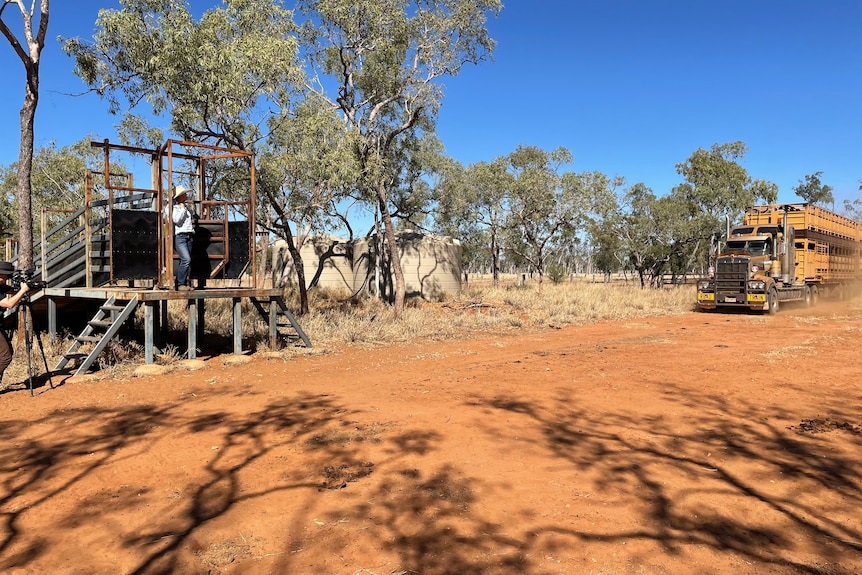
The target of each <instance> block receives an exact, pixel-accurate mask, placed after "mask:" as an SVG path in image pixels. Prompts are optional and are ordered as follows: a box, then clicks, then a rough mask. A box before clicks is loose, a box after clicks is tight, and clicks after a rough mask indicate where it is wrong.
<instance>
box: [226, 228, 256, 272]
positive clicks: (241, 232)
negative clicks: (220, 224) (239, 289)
mask: <svg viewBox="0 0 862 575" xmlns="http://www.w3.org/2000/svg"><path fill="white" fill-rule="evenodd" d="M228 231H229V233H228V235H229V236H230V241H229V242H228V249H229V250H230V260H229V261H228V266H227V269H226V270H225V276H224V277H225V278H228V279H236V278H238V277H240V276H241V275H242V273H243V272H244V271H245V268H246V266H247V265H248V264H249V261H250V259H249V258H250V254H249V224H248V222H228Z"/></svg>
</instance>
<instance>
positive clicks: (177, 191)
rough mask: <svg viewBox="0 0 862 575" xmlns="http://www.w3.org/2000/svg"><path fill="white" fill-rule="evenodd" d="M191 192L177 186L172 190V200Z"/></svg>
mask: <svg viewBox="0 0 862 575" xmlns="http://www.w3.org/2000/svg"><path fill="white" fill-rule="evenodd" d="M190 191H191V190H190V189H188V188H187V187H185V186H177V187H176V188H174V199H177V198H178V197H180V196H182V195H183V194H188V193H189V192H190Z"/></svg>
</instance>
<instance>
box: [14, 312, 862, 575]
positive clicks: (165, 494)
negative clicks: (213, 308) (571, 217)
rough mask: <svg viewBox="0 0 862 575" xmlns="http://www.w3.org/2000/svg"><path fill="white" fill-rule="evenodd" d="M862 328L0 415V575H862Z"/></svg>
mask: <svg viewBox="0 0 862 575" xmlns="http://www.w3.org/2000/svg"><path fill="white" fill-rule="evenodd" d="M860 350H862V314H860V313H859V311H858V310H857V311H856V312H855V313H850V312H847V311H842V310H840V309H837V308H830V307H828V306H821V307H818V308H815V309H814V310H808V311H793V310H783V311H782V312H780V313H779V315H778V316H775V317H769V316H755V315H743V314H731V315H720V314H690V315H685V316H678V317H669V318H648V319H643V320H638V321H634V322H617V323H602V324H597V325H592V326H586V327H572V328H564V329H549V330H546V331H542V332H539V333H529V334H523V335H510V334H507V335H502V336H499V337H492V336H483V337H480V338H477V339H473V340H470V341H449V342H417V343H415V344H411V345H400V346H395V347H387V348H377V349H370V350H369V349H347V350H343V351H340V352H337V353H326V354H318V355H308V356H304V357H299V358H295V359H292V360H290V361H283V360H281V359H264V358H253V360H252V361H251V362H250V363H248V364H245V365H232V366H225V365H223V363H222V362H223V358H213V359H211V360H209V361H208V367H207V368H205V369H202V370H199V371H174V372H172V373H170V374H168V375H164V376H158V377H141V378H133V379H129V380H124V381H114V382H111V381H68V382H65V383H63V384H62V385H59V386H57V387H56V388H55V389H50V388H48V387H40V388H39V389H37V395H36V397H33V398H31V397H30V395H29V392H27V391H26V390H24V389H23V388H22V387H20V386H18V387H15V388H13V389H12V390H11V391H7V392H6V393H4V394H3V395H2V396H0V403H2V409H3V425H2V427H0V438H2V443H0V482H2V483H0V572H3V573H55V574H73V573H74V574H88V573H118V574H119V573H142V574H143V573H147V574H151V573H252V574H256V573H279V574H281V573H296V574H305V573H308V574H329V573H333V574H345V575H359V574H373V575H391V574H395V573H398V574H404V573H421V574H423V575H433V574H456V573H457V574H502V573H529V574H537V575H538V574H555V573H572V574H578V573H594V574H600V573H604V574H640V573H647V574H652V573H674V574H689V573H691V574H704V573H706V574H708V573H743V574H746V573H752V574H753V573H775V574H784V573H787V574H790V573H818V574H833V575H838V574H841V575H845V574H851V573H862V513H860V511H859V509H860V508H862V429H860V426H861V425H862V404H860V399H862V387H860V382H862V360H860Z"/></svg>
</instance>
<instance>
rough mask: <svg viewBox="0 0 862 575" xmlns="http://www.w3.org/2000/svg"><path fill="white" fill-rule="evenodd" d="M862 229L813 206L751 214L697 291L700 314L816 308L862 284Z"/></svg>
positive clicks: (772, 206) (784, 206) (790, 206)
mask: <svg viewBox="0 0 862 575" xmlns="http://www.w3.org/2000/svg"><path fill="white" fill-rule="evenodd" d="M860 250H862V223H860V222H857V221H855V220H852V219H850V218H847V217H844V216H841V215H838V214H836V213H833V212H830V211H828V210H825V209H823V208H819V207H817V206H811V205H808V204H770V205H767V206H758V207H755V208H750V209H748V210H747V211H746V213H745V216H744V217H743V221H742V225H741V226H737V227H735V228H733V229H731V230H730V232H729V234H728V238H727V243H726V245H725V246H724V247H723V249H722V250H721V252H720V253H719V255H718V257H717V258H716V260H715V264H714V266H712V268H711V274H710V278H709V279H707V280H701V281H699V282H698V285H697V303H698V306H699V307H700V309H703V310H711V309H716V308H718V309H721V308H725V309H727V308H747V309H751V310H760V311H766V312H769V313H771V314H773V313H775V312H777V311H778V306H779V302H791V301H802V302H805V303H806V304H807V305H814V303H815V302H816V301H817V298H818V297H819V296H821V295H824V296H827V297H841V296H844V295H849V293H850V292H852V291H854V290H857V289H858V288H859V286H860V284H862V252H861V251H860Z"/></svg>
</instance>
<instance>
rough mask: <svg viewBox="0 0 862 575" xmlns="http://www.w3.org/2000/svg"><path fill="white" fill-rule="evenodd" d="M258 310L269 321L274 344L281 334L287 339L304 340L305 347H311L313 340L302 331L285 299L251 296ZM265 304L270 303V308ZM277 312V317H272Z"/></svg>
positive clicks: (270, 335)
mask: <svg viewBox="0 0 862 575" xmlns="http://www.w3.org/2000/svg"><path fill="white" fill-rule="evenodd" d="M249 299H250V300H251V303H252V305H254V307H255V309H256V310H257V312H258V313H259V314H260V315H261V317H263V320H264V321H266V322H268V323H269V326H270V329H271V330H272V331H271V332H270V334H269V337H270V341H271V342H272V343H273V344H274V343H275V341H276V338H277V336H281V337H282V338H284V339H286V340H287V341H296V340H302V343H303V344H304V345H305V347H307V348H309V349H311V347H312V345H311V340H309V339H308V336H307V335H305V332H304V331H302V328H301V327H300V325H299V322H298V321H296V317H295V316H294V315H293V314H292V313H291V312H290V310H289V309H287V305H285V303H284V300H283V299H282V298H280V297H270V298H256V297H252V298H249ZM264 304H269V309H266V307H264ZM271 314H275V317H271Z"/></svg>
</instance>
